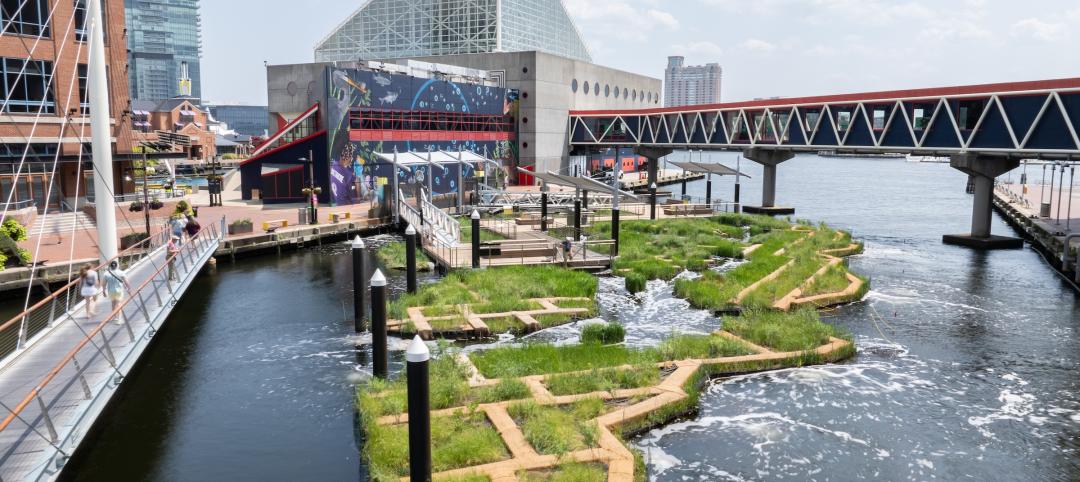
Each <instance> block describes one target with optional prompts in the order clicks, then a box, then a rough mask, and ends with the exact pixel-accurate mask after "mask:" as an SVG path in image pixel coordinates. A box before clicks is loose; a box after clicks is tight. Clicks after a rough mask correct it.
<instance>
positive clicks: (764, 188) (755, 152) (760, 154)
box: [743, 148, 795, 216]
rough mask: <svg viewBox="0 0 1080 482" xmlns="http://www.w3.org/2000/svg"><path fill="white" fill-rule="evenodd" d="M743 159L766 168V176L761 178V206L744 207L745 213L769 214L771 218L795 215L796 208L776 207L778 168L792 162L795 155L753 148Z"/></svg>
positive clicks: (747, 151) (788, 152) (744, 153)
mask: <svg viewBox="0 0 1080 482" xmlns="http://www.w3.org/2000/svg"><path fill="white" fill-rule="evenodd" d="M743 157H745V158H747V159H749V160H751V161H754V162H756V163H758V164H761V165H762V166H763V167H764V174H763V175H762V178H761V206H744V207H743V211H744V212H746V213H749V214H767V215H769V216H779V215H786V214H795V208H792V207H783V206H777V205H776V166H779V165H780V163H782V162H785V161H788V160H791V158H793V157H795V153H793V152H791V151H777V150H772V149H762V148H751V149H747V150H746V151H744V152H743Z"/></svg>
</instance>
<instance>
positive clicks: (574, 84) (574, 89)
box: [570, 79, 578, 94]
mask: <svg viewBox="0 0 1080 482" xmlns="http://www.w3.org/2000/svg"><path fill="white" fill-rule="evenodd" d="M577 89H578V83H577V79H574V80H573V81H571V82H570V92H573V93H575V94H576V93H577Z"/></svg>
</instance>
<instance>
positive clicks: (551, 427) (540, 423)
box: [507, 398, 604, 455]
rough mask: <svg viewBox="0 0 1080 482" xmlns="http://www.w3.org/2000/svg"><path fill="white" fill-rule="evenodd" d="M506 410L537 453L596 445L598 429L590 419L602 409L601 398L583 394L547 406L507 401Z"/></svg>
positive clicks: (558, 453) (548, 453)
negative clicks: (564, 403) (565, 402)
mask: <svg viewBox="0 0 1080 482" xmlns="http://www.w3.org/2000/svg"><path fill="white" fill-rule="evenodd" d="M507 411H508V412H509V413H510V416H511V417H513V418H514V420H515V421H516V422H517V424H518V425H519V426H520V427H521V431H522V433H524V434H525V440H528V442H529V444H530V445H532V446H533V448H534V449H536V451H537V452H538V453H540V454H544V455H562V454H565V453H568V452H573V451H575V450H581V449H586V448H591V447H596V446H597V442H598V441H599V429H598V427H597V425H596V422H595V421H593V420H592V419H594V418H596V417H597V416H599V415H600V414H601V413H603V411H604V401H603V400H601V399H599V398H587V399H584V400H579V401H577V402H575V403H573V404H571V405H568V406H562V407H551V406H545V405H540V404H538V403H536V401H534V400H529V401H526V402H520V403H515V404H512V405H510V407H509V408H507Z"/></svg>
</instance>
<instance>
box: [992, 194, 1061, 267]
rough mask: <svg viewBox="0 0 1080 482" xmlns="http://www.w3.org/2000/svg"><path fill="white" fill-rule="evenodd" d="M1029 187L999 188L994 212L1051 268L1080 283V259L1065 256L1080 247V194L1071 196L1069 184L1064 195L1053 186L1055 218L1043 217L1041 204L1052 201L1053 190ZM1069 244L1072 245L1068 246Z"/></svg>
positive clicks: (995, 196)
mask: <svg viewBox="0 0 1080 482" xmlns="http://www.w3.org/2000/svg"><path fill="white" fill-rule="evenodd" d="M1030 179H1031V178H1029V180H1030ZM1026 187H1027V189H1026V190H1025V189H1024V188H1025V186H1024V185H1022V184H1019V183H1017V184H1009V183H1000V184H998V185H997V186H996V187H995V189H994V208H995V209H997V211H998V213H999V214H1001V215H1002V216H1003V217H1004V218H1005V220H1006V222H1008V223H1009V225H1011V226H1012V227H1013V228H1015V229H1016V230H1017V231H1020V233H1021V234H1022V235H1023V236H1024V238H1025V239H1027V240H1028V241H1029V242H1031V247H1032V248H1034V249H1036V250H1037V251H1039V252H1041V253H1042V254H1043V256H1044V257H1045V258H1046V260H1047V262H1049V263H1050V265H1051V266H1053V267H1054V268H1055V269H1057V270H1058V271H1060V272H1062V273H1064V274H1065V275H1066V276H1067V277H1068V278H1069V279H1071V280H1073V281H1075V282H1077V283H1080V269H1078V266H1077V260H1076V259H1075V258H1076V257H1075V256H1072V255H1070V256H1068V257H1067V256H1065V253H1066V249H1068V250H1069V253H1075V252H1076V249H1077V247H1078V246H1080V190H1075V191H1074V192H1070V186H1069V185H1068V184H1066V185H1065V186H1064V190H1063V192H1061V191H1062V190H1059V189H1058V186H1053V190H1054V203H1053V204H1052V206H1051V207H1052V208H1053V209H1052V210H1051V213H1052V215H1051V216H1050V217H1043V216H1040V213H1039V211H1040V204H1042V203H1043V202H1046V201H1047V200H1048V199H1049V194H1050V193H1049V191H1050V190H1051V186H1049V185H1045V186H1043V185H1027V186H1026ZM1059 197H1060V199H1062V203H1061V210H1060V211H1061V216H1060V217H1059V216H1057V212H1058V200H1059ZM1070 235H1072V236H1073V238H1072V239H1070V237H1069V236H1070ZM1066 240H1068V241H1069V243H1068V246H1066V244H1065V243H1066Z"/></svg>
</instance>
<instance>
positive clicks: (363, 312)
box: [352, 236, 367, 333]
mask: <svg viewBox="0 0 1080 482" xmlns="http://www.w3.org/2000/svg"><path fill="white" fill-rule="evenodd" d="M365 262H366V260H365V257H364V240H363V239H360V236H356V239H353V242H352V271H353V273H352V279H353V329H354V330H355V331H356V332H357V333H360V332H362V331H364V330H365V329H366V328H365V327H364V318H365V317H366V316H367V309H366V308H365V307H364V293H365V292H367V283H366V281H367V267H366V266H365Z"/></svg>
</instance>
